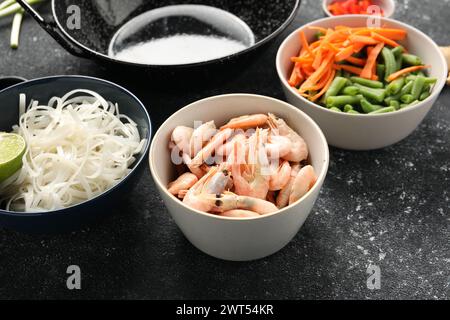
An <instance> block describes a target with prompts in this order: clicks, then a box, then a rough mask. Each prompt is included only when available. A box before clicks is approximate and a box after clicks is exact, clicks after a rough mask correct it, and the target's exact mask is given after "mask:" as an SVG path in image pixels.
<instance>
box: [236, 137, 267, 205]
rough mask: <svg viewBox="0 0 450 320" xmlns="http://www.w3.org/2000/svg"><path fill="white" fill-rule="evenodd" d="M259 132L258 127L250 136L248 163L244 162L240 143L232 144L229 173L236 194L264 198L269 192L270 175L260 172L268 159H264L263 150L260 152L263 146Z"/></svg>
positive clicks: (243, 153) (243, 152)
mask: <svg viewBox="0 0 450 320" xmlns="http://www.w3.org/2000/svg"><path fill="white" fill-rule="evenodd" d="M260 133H261V132H260V129H258V130H257V131H256V133H255V135H254V136H252V137H251V138H250V141H249V144H250V150H251V151H250V153H249V156H248V164H246V163H245V150H243V148H242V145H241V144H239V143H237V142H236V143H235V144H234V157H233V164H232V166H231V174H232V176H233V181H234V190H235V192H236V194H238V195H241V196H249V197H254V198H258V199H266V197H267V193H268V192H269V179H270V177H269V176H267V175H263V172H262V168H263V165H264V164H265V163H264V162H266V163H268V160H267V159H264V156H265V152H264V150H262V151H263V152H261V148H263V147H262V142H261V140H260ZM262 153H264V154H262ZM261 158H263V159H261ZM261 160H263V161H261ZM264 160H266V161H264ZM242 168H244V170H242Z"/></svg>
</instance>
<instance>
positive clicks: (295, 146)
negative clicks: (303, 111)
mask: <svg viewBox="0 0 450 320" xmlns="http://www.w3.org/2000/svg"><path fill="white" fill-rule="evenodd" d="M268 121H269V126H270V128H271V129H272V131H273V132H276V133H277V134H278V135H280V136H283V137H286V138H288V139H289V140H290V141H291V143H292V146H291V150H290V152H289V153H288V154H287V155H285V156H283V157H282V158H283V159H285V160H287V161H290V162H302V161H303V160H306V159H308V153H309V152H308V146H307V145H306V142H305V140H303V138H302V137H300V135H299V134H297V132H295V131H294V130H292V129H291V128H290V127H289V126H288V125H287V124H286V122H285V121H284V120H283V119H280V118H277V117H276V116H275V115H274V114H271V113H269V120H268Z"/></svg>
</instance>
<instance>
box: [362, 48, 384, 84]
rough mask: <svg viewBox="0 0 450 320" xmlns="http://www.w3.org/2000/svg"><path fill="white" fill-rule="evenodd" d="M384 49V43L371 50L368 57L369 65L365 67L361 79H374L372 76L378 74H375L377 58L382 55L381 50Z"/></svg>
mask: <svg viewBox="0 0 450 320" xmlns="http://www.w3.org/2000/svg"><path fill="white" fill-rule="evenodd" d="M383 48H384V43H383V42H382V43H379V44H377V45H376V46H375V48H373V49H372V50H370V53H369V55H368V57H367V63H366V65H365V66H364V68H363V70H362V72H361V74H360V77H361V78H365V79H372V76H373V75H374V74H376V72H374V71H375V70H376V63H377V58H378V56H379V55H380V53H381V50H383ZM368 52H369V51H368Z"/></svg>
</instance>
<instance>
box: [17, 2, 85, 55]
mask: <svg viewBox="0 0 450 320" xmlns="http://www.w3.org/2000/svg"><path fill="white" fill-rule="evenodd" d="M16 1H17V2H18V3H19V4H20V5H21V6H22V8H23V9H24V10H25V11H26V12H27V13H29V14H30V15H31V16H32V17H33V19H34V20H36V22H37V23H38V24H39V25H40V26H41V27H42V28H43V29H44V30H45V31H47V33H48V34H49V35H50V36H51V37H52V38H53V39H55V40H56V42H58V43H59V44H60V45H61V46H62V47H63V48H64V49H66V50H67V51H68V52H69V53H71V54H72V55H74V56H77V57H81V58H88V59H89V58H90V57H91V55H92V54H91V53H90V52H88V51H85V50H83V49H82V48H80V46H78V45H76V44H75V43H73V41H72V40H71V39H69V38H68V37H67V36H66V35H65V34H64V33H63V32H62V30H61V29H60V28H59V26H58V25H57V24H56V23H55V22H54V21H50V22H47V21H45V19H44V18H43V17H42V16H41V15H40V14H39V13H38V12H37V11H36V10H34V8H33V7H32V6H31V5H29V4H28V3H27V2H26V1H25V0H16Z"/></svg>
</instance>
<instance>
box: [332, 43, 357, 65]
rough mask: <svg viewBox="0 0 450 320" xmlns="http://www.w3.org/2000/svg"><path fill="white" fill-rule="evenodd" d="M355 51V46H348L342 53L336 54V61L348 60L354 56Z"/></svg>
mask: <svg viewBox="0 0 450 320" xmlns="http://www.w3.org/2000/svg"><path fill="white" fill-rule="evenodd" d="M353 50H354V47H353V46H348V47H346V48H344V49H342V50H341V51H339V53H338V54H336V57H335V59H334V60H335V61H336V62H339V61H343V60H346V59H347V58H349V57H351V56H352V54H353Z"/></svg>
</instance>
